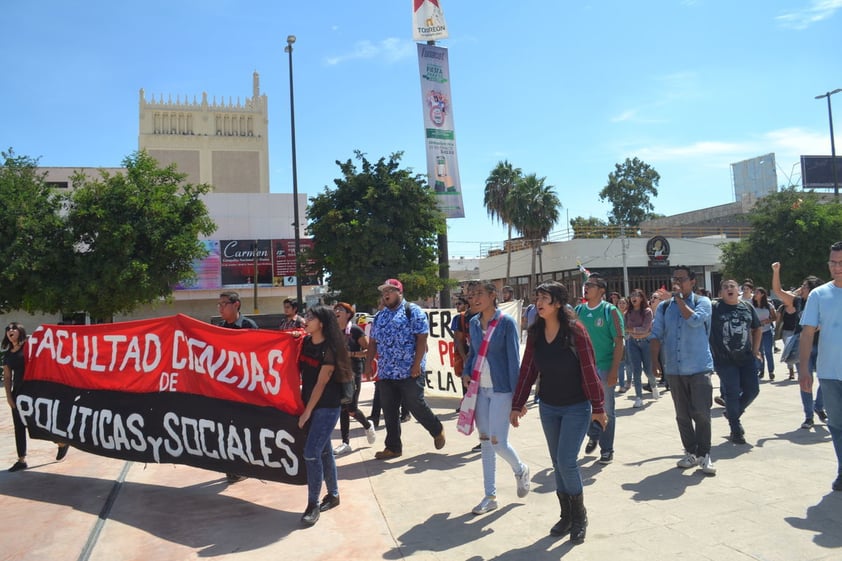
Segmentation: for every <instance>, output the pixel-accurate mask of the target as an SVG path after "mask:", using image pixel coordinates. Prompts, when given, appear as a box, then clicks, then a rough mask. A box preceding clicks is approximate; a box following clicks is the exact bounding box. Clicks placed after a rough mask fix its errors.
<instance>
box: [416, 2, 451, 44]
mask: <svg viewBox="0 0 842 561" xmlns="http://www.w3.org/2000/svg"><path fill="white" fill-rule="evenodd" d="M412 39H413V40H414V41H439V40H441V39H447V24H446V23H445V21H444V12H442V10H441V6H440V5H439V0H412Z"/></svg>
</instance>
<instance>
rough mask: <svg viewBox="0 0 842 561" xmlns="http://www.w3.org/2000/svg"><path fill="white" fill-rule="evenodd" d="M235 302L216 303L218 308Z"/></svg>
mask: <svg viewBox="0 0 842 561" xmlns="http://www.w3.org/2000/svg"><path fill="white" fill-rule="evenodd" d="M233 303H234V302H217V303H216V307H217V308H224V307H225V306H227V305H228V304H233Z"/></svg>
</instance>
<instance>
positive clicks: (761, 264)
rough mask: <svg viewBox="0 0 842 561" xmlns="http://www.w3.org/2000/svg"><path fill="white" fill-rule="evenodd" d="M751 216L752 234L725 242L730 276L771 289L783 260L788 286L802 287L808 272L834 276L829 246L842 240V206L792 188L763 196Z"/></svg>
mask: <svg viewBox="0 0 842 561" xmlns="http://www.w3.org/2000/svg"><path fill="white" fill-rule="evenodd" d="M749 220H750V222H751V225H752V231H751V233H750V234H749V235H748V237H746V238H745V239H743V240H740V241H738V242H728V243H725V244H722V246H721V247H722V264H723V268H724V271H723V274H724V276H725V277H728V278H735V279H737V282H739V281H740V280H742V279H744V278H750V279H753V280H754V284H755V286H758V285H762V286H766V287H767V288H769V285H770V284H771V282H772V280H771V279H772V268H771V264H772V263H774V262H775V261H780V262H781V284H782V285H783V286H784V288H788V287H793V286H799V285H800V284H801V281H802V280H803V279H804V277H806V276H807V275H816V276H817V277H819V278H822V279H825V280H828V278H829V277H828V270H827V256H828V251H829V248H830V246H831V244H833V243H834V242H837V241H839V240H840V239H842V205H840V204H839V203H838V202H836V201H833V202H828V203H822V202H820V200H819V197H818V196H817V195H816V194H815V193H812V192H805V191H796V190H795V189H792V188H788V189H784V190H782V191H779V192H777V193H773V194H771V195H767V196H765V197H763V198H762V199H760V200H759V201H757V204H756V205H755V206H754V208H753V209H752V210H751V211H750V212H749Z"/></svg>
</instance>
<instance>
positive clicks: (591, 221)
mask: <svg viewBox="0 0 842 561" xmlns="http://www.w3.org/2000/svg"><path fill="white" fill-rule="evenodd" d="M570 226H571V227H572V228H573V237H574V238H580V239H581V238H607V237H613V236H614V233H615V232H616V228H615V227H612V226H610V225H609V224H608V222H606V221H605V220H603V219H601V218H596V217H595V216H589V217H588V218H585V217H584V216H577V217H576V218H574V219H572V220H571V221H570Z"/></svg>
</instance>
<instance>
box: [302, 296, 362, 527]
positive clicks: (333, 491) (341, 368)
mask: <svg viewBox="0 0 842 561" xmlns="http://www.w3.org/2000/svg"><path fill="white" fill-rule="evenodd" d="M304 320H305V322H304V331H305V332H306V333H307V336H306V337H305V338H304V344H303V346H302V348H301V354H300V356H299V360H298V364H299V368H300V369H301V399H302V400H303V401H304V412H303V413H302V414H301V416H300V417H299V418H298V426H299V428H304V427H305V426H306V427H307V440H305V442H304V463H305V465H306V467H307V510H305V511H304V515H303V516H302V517H301V522H302V523H303V524H305V525H307V526H312V525H313V524H315V523H316V522H318V520H319V513H320V512H324V511H326V510H330V509H332V508H334V507H336V506H339V484H338V481H337V473H336V460H335V458H334V456H333V450H332V449H331V447H330V435H331V433H332V432H333V428H334V427H335V426H336V421H338V420H339V411H340V407H341V396H342V392H341V387H342V382H347V381H352V380H353V379H354V374H353V372H352V371H351V363H350V359H349V357H348V348H347V347H346V346H345V335H344V334H343V333H342V331H341V330H340V329H339V323H338V322H337V321H336V314H335V313H334V311H333V309H332V308H329V307H327V306H315V307H313V308H311V309H310V310H308V311H307V315H306V316H305V317H304ZM322 482H324V483H325V485H326V486H327V495H325V497H324V499H322V502H321V504H319V492H320V491H321V489H322Z"/></svg>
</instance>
